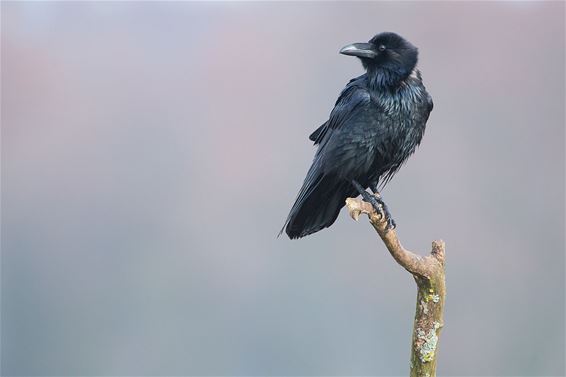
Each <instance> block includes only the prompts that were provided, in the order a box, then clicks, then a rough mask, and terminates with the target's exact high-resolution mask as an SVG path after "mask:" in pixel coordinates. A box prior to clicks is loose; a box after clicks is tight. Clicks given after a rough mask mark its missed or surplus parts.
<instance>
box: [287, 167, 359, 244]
mask: <svg viewBox="0 0 566 377" xmlns="http://www.w3.org/2000/svg"><path fill="white" fill-rule="evenodd" d="M352 195H354V190H353V187H352V185H350V184H349V183H348V182H347V181H345V180H340V179H337V178H336V177H332V176H319V177H317V178H316V179H314V180H308V179H307V180H305V183H304V184H303V187H302V188H301V191H300V192H299V195H298V197H297V200H296V201H295V204H294V205H293V207H292V208H291V212H290V213H289V217H287V221H286V222H285V225H283V229H281V232H280V233H279V234H281V233H282V232H283V230H285V232H286V233H287V235H288V236H289V238H291V239H295V238H301V237H304V236H307V235H309V234H312V233H315V232H318V231H319V230H321V229H324V228H327V227H329V226H330V225H332V224H333V223H334V221H336V218H337V217H338V214H339V213H340V209H341V208H342V207H344V205H345V201H346V198H348V197H349V196H352Z"/></svg>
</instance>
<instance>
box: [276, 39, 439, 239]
mask: <svg viewBox="0 0 566 377" xmlns="http://www.w3.org/2000/svg"><path fill="white" fill-rule="evenodd" d="M340 53H341V54H344V55H351V56H356V57H358V58H359V59H360V60H361V61H362V65H363V67H364V68H365V70H366V73H365V74H363V75H361V76H359V77H356V78H355V79H352V80H350V82H349V83H348V84H347V85H346V87H345V88H344V90H342V93H340V96H339V97H338V100H337V101H336V104H335V105H334V109H332V112H331V113H330V117H329V119H328V120H327V121H326V123H324V124H323V125H322V126H320V127H319V128H318V129H317V130H315V131H314V132H313V133H312V134H311V135H310V137H309V139H310V140H312V141H314V144H315V145H318V149H317V151H316V154H315V156H314V161H313V163H312V166H311V168H310V169H309V171H308V173H307V176H306V178H305V181H304V183H303V187H302V188H301V190H300V191H299V194H298V196H297V200H296V201H295V204H294V205H293V207H292V208H291V212H290V213H289V216H288V217H287V221H286V222H285V225H284V226H283V228H284V229H285V231H286V233H287V235H288V236H289V238H291V239H294V238H300V237H304V236H307V235H309V234H312V233H314V232H317V231H319V230H321V229H323V228H327V227H329V226H330V225H332V223H334V221H335V220H336V218H337V217H338V213H339V212H340V209H341V208H342V207H343V206H344V205H345V200H346V198H348V197H354V196H358V195H359V194H361V195H362V197H363V199H364V200H365V201H368V202H370V203H372V205H373V206H374V207H375V208H376V210H378V211H379V212H380V213H381V214H382V215H383V216H385V217H386V218H387V220H388V227H389V228H394V227H395V222H394V221H393V219H392V218H391V215H390V214H389V211H388V210H387V207H386V206H385V203H384V202H383V201H382V200H381V197H380V196H379V195H377V196H374V195H371V194H370V193H369V192H367V191H366V189H367V188H368V187H369V188H370V189H371V190H372V191H373V192H374V193H376V194H378V188H383V187H384V186H385V184H387V182H388V181H389V180H390V179H391V178H392V177H393V175H394V174H395V173H396V172H397V171H398V170H399V168H400V167H401V165H403V163H404V162H405V160H406V159H407V158H408V157H409V156H410V155H411V154H412V153H413V152H414V151H415V148H416V147H417V146H418V145H419V144H420V142H421V139H422V137H423V133H424V130H425V125H426V122H427V120H428V116H429V114H430V112H431V110H432V106H433V105H432V98H431V97H430V95H429V94H428V93H427V91H426V89H425V87H424V85H423V83H422V79H421V74H420V72H419V71H418V70H417V69H416V65H417V58H418V50H417V48H416V47H415V46H413V45H412V44H411V43H410V42H408V41H407V40H405V39H404V38H402V37H401V36H399V35H397V34H395V33H389V32H387V33H381V34H378V35H376V36H375V37H373V38H372V39H371V40H370V41H369V42H368V43H354V44H351V45H348V46H346V47H344V48H342V49H341V50H340ZM281 232H283V229H282V230H281Z"/></svg>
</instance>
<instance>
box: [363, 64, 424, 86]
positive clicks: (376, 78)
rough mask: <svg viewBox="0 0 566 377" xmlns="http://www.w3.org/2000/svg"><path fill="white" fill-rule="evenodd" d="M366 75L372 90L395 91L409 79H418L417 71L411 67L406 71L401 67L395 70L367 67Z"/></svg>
mask: <svg viewBox="0 0 566 377" xmlns="http://www.w3.org/2000/svg"><path fill="white" fill-rule="evenodd" d="M367 75H368V81H369V86H370V88H371V89H372V90H383V89H396V88H398V87H399V86H400V85H401V84H402V83H403V82H405V81H406V80H407V79H408V78H409V77H413V76H414V77H415V78H419V77H418V76H419V75H418V70H417V69H416V68H415V67H412V68H411V70H407V69H404V68H401V67H398V68H396V69H391V68H386V67H371V66H370V67H368V68H367Z"/></svg>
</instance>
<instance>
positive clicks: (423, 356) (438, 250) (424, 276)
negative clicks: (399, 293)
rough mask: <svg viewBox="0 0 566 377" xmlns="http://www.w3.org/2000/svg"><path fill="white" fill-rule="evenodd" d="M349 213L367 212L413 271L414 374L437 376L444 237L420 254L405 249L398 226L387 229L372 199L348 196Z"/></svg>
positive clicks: (392, 249) (401, 262)
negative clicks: (415, 285)
mask: <svg viewBox="0 0 566 377" xmlns="http://www.w3.org/2000/svg"><path fill="white" fill-rule="evenodd" d="M346 207H347V208H348V212H349V213H350V216H352V218H353V219H354V220H356V221H357V220H358V218H359V216H360V214H362V213H365V214H367V215H368V217H369V220H370V223H371V225H372V226H373V227H374V228H375V230H376V231H377V233H378V234H379V236H380V237H381V239H382V240H383V243H384V244H385V246H386V247H387V250H389V253H390V254H391V256H392V257H393V258H394V259H395V261H396V262H397V263H398V264H399V265H401V266H402V267H403V268H404V269H405V270H407V271H408V272H410V273H411V274H412V275H413V278H414V279H415V282H416V283H417V305H416V312H415V321H414V324H413V338H412V342H411V361H410V376H411V377H434V376H436V359H437V350H438V338H439V336H440V330H441V329H442V327H443V326H444V299H445V295H446V285H445V274H444V257H445V250H444V249H445V245H444V242H443V241H433V242H432V251H431V252H430V254H429V255H427V256H425V257H421V256H419V255H417V254H415V253H413V252H411V251H409V250H406V249H405V248H404V247H403V246H402V245H401V242H400V241H399V239H398V238H397V233H396V232H395V230H392V229H389V230H388V229H387V223H386V221H385V220H384V219H383V218H382V217H381V215H380V214H379V213H377V212H376V211H375V209H374V208H373V206H372V205H371V204H370V203H367V202H364V201H362V200H361V199H353V198H348V199H346Z"/></svg>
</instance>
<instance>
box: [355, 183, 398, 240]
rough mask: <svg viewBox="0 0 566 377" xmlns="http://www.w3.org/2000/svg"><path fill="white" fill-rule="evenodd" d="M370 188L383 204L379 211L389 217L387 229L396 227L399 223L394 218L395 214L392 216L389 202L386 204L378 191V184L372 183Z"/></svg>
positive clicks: (377, 199)
mask: <svg viewBox="0 0 566 377" xmlns="http://www.w3.org/2000/svg"><path fill="white" fill-rule="evenodd" d="M360 187H361V186H360ZM356 188H357V187H356ZM369 188H370V190H371V191H372V192H373V197H374V198H376V201H377V202H378V203H379V204H380V205H381V208H382V211H380V212H379V213H380V214H381V215H382V216H383V215H385V218H386V219H387V229H395V227H396V226H397V224H396V223H395V220H393V216H391V212H389V208H388V207H387V204H385V202H384V201H383V198H382V196H381V194H380V193H379V191H377V185H376V184H371V185H370V186H369ZM364 191H365V190H364ZM364 200H365V199H364ZM374 208H375V205H374Z"/></svg>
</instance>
